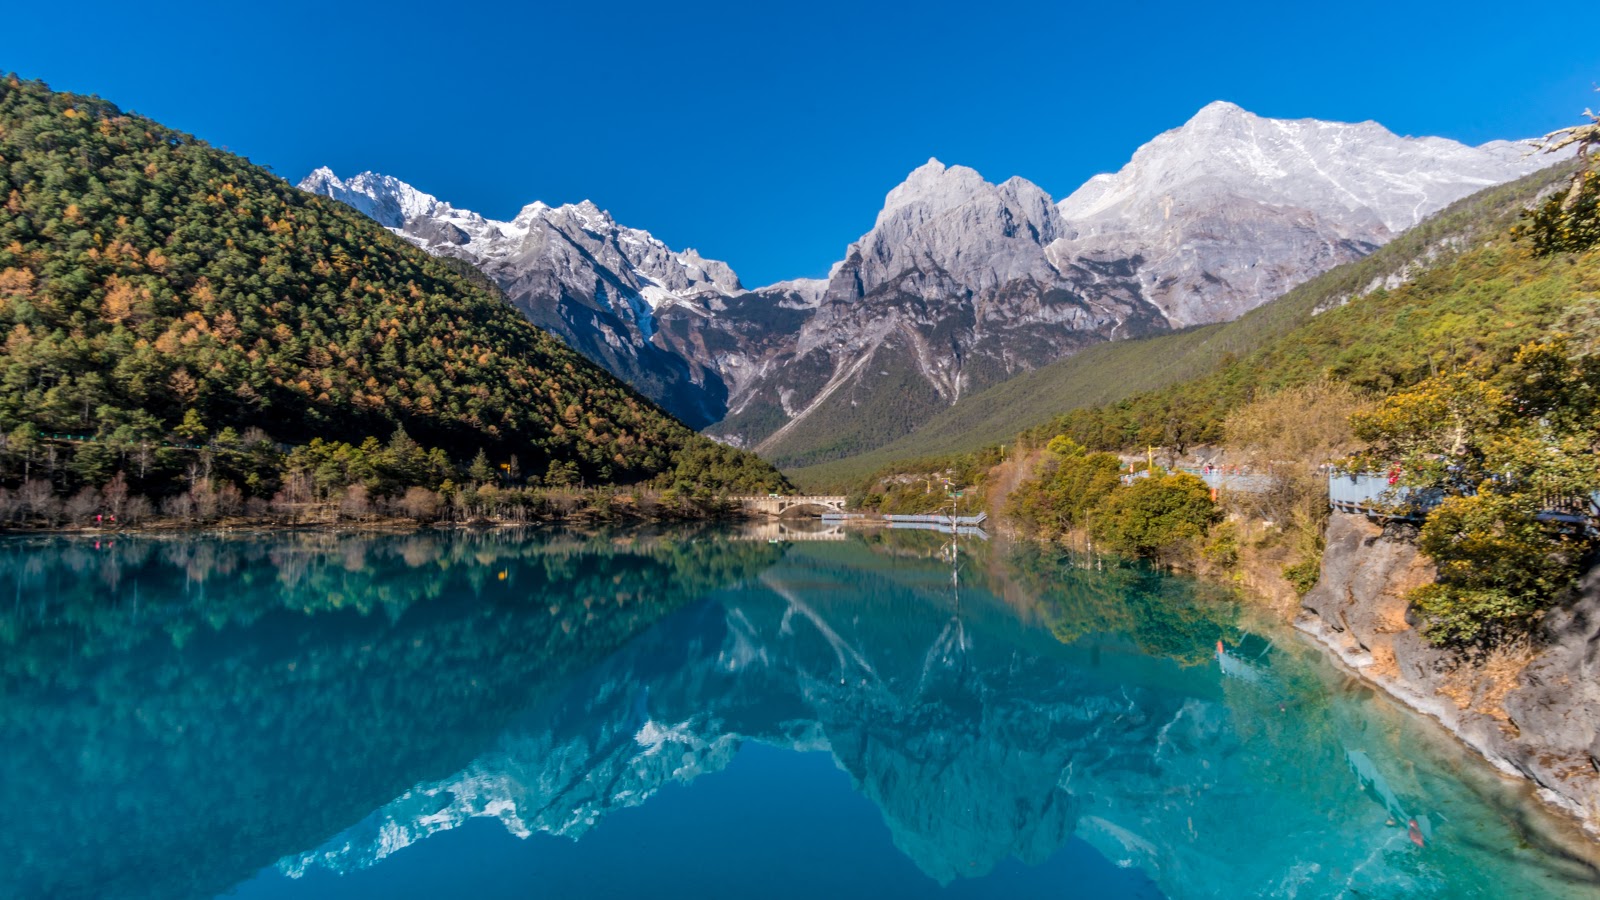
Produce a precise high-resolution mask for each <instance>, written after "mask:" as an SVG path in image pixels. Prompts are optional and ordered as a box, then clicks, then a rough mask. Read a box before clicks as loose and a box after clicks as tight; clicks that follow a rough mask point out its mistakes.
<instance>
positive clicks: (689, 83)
mask: <svg viewBox="0 0 1600 900" xmlns="http://www.w3.org/2000/svg"><path fill="white" fill-rule="evenodd" d="M4 21H5V25H6V27H5V30H4V31H3V32H0V71H4V70H14V71H16V72H18V73H20V74H22V75H24V76H26V77H32V78H42V79H44V80H45V81H48V82H49V83H50V84H51V85H53V86H55V87H57V88H59V89H63V90H73V91H82V92H87V93H97V94H100V95H101V96H103V97H106V98H108V99H111V100H113V101H115V102H117V103H119V104H120V105H122V106H123V107H124V108H127V109H132V110H134V111H137V112H140V113H144V114H145V115H149V116H152V117H154V118H157V119H159V120H161V121H163V122H165V123H167V124H169V125H172V126H174V127H177V128H181V129H184V130H186V131H191V132H194V133H196V134H198V135H199V136H200V137H202V138H205V139H206V140H208V141H210V142H212V143H213V144H216V145H219V146H226V147H228V148H230V149H232V150H234V151H235V152H238V153H242V154H244V155H246V156H248V157H250V158H251V159H252V160H254V161H256V162H258V163H263V164H266V165H269V166H271V167H272V168H273V169H274V170H275V171H277V172H278V173H279V174H281V175H283V176H284V177H287V178H289V179H291V180H299V178H301V177H302V176H303V175H305V174H306V172H308V171H310V170H311V169H312V168H314V167H316V166H318V165H323V164H326V165H330V166H332V167H333V168H334V170H335V171H337V172H339V173H340V174H341V175H350V174H353V173H355V172H358V171H360V170H362V169H373V170H377V171H381V172H385V173H388V174H391V175H395V176H397V177H400V178H403V179H405V180H406V181H409V182H411V183H413V184H415V185H416V186H417V187H419V188H421V189H423V190H426V191H428V192H430V193H433V194H436V195H438V196H440V197H442V198H444V199H446V200H449V201H450V202H452V203H454V204H456V205H457V206H462V207H467V208H470V209H476V210H478V211H479V212H482V213H484V214H486V215H489V216H493V217H509V216H511V215H512V214H514V213H515V211H516V210H517V209H519V208H520V207H521V206H522V205H523V204H525V203H527V202H531V201H533V200H543V201H545V202H547V203H563V202H572V201H577V200H581V199H584V198H590V199H593V200H594V201H595V202H596V203H598V204H600V205H601V206H602V207H605V208H607V209H609V210H611V212H612V213H613V214H614V215H615V216H616V217H617V218H618V220H619V221H622V222H624V223H625V224H628V225H632V226H635V227H639V228H645V229H648V230H650V231H652V232H654V233H655V234H656V235H657V236H658V237H660V238H662V239H663V240H665V241H666V242H667V243H669V244H670V245H672V246H674V247H678V248H682V247H685V246H693V247H696V248H697V249H699V250H700V251H701V252H702V253H704V254H705V255H707V256H710V257H713V258H719V259H725V260H727V261H728V262H730V263H731V264H732V265H733V267H734V268H735V269H736V270H737V271H738V272H739V274H740V276H741V278H742V279H743V280H744V282H745V283H746V284H747V285H751V286H755V285H759V284H764V283H767V282H770V281H774V280H777V279H780V278H788V277H797V276H805V275H820V274H823V273H825V272H826V270H827V268H828V265H829V264H830V263H831V262H832V261H833V260H835V259H836V258H838V257H839V256H841V255H842V253H843V250H844V248H845V245H846V244H847V243H849V242H850V241H851V240H853V239H855V238H856V237H857V236H859V235H860V234H861V233H862V232H863V231H865V230H866V229H867V228H869V227H870V226H871V224H872V220H873V217H874V215H875V214H876V212H877V209H878V206H879V205H880V203H881V201H882V199H883V195H884V194H885V193H886V192H887V191H888V190H889V189H890V188H892V187H893V186H894V185H895V184H897V183H898V182H899V181H900V180H901V179H902V178H903V177H904V175H905V174H906V173H907V172H908V171H910V170H911V169H912V168H915V167H916V166H917V165H920V164H921V163H922V162H924V161H925V160H927V159H928V157H930V156H937V157H939V158H940V159H942V160H944V161H945V162H946V163H952V164H954V163H960V164H963V165H969V166H972V167H974V168H976V169H977V170H978V171H980V172H982V173H983V174H984V175H985V176H986V177H988V178H989V179H990V180H992V181H999V180H1002V179H1004V178H1007V177H1009V176H1011V175H1021V176H1023V177H1025V178H1028V179H1030V180H1032V181H1034V182H1036V183H1038V184H1039V185H1040V186H1042V187H1043V188H1045V190H1047V191H1049V192H1050V193H1051V194H1052V195H1054V196H1055V197H1057V198H1058V199H1059V198H1060V197H1063V196H1065V195H1066V194H1068V193H1070V192H1071V191H1072V190H1073V189H1074V188H1075V187H1077V186H1078V185H1079V184H1081V183H1082V182H1083V181H1084V180H1085V179H1086V178H1088V177H1089V176H1090V175H1093V174H1095V173H1096V172H1101V171H1110V170H1114V169H1116V168H1118V167H1119V166H1121V165H1122V164H1123V163H1124V162H1126V160H1127V158H1128V156H1129V155H1130V154H1131V153H1132V152H1133V150H1134V149H1136V148H1137V147H1138V146H1139V145H1140V144H1142V143H1144V142H1145V141H1147V140H1149V139H1150V138H1151V137H1153V136H1154V135H1156V134H1157V133H1159V132H1160V131H1163V130H1165V129H1167V128H1172V127H1175V126H1177V125H1180V124H1182V123H1183V122H1184V121H1185V120H1186V119H1187V118H1188V117H1189V116H1190V115H1192V114H1193V113H1194V112H1195V111H1196V110H1197V109H1199V108H1200V107H1201V106H1203V105H1205V104H1206V103H1208V102H1210V101H1211V100H1216V99H1225V100H1231V101H1233V102H1235V103H1238V104H1239V105H1241V106H1243V107H1245V108H1246V109H1249V110H1251V111H1253V112H1256V113H1259V114H1262V115H1269V116H1282V117H1302V116H1307V117H1316V118H1324V119H1336V120H1346V121H1361V120H1366V119H1375V120H1377V121H1379V122H1382V123H1383V124H1384V125H1386V126H1388V127H1389V128H1390V129H1391V130H1393V131H1396V132H1398V133H1400V134H1416V135H1421V134H1437V135H1443V136H1445V137H1451V138H1455V139H1457V140H1462V141H1466V142H1468V143H1481V142H1483V141H1486V140H1491V139H1494V138H1503V137H1519V136H1527V135H1532V134H1541V133H1544V132H1546V131H1549V130H1551V129H1553V128H1556V127H1559V126H1562V125H1566V124H1571V123H1573V122H1575V121H1576V116H1577V114H1578V113H1579V112H1580V111H1581V110H1582V109H1583V107H1585V106H1593V105H1596V104H1600V95H1595V94H1594V93H1592V86H1593V84H1594V83H1595V82H1596V81H1600V44H1596V43H1595V42H1594V41H1592V40H1589V39H1588V38H1587V37H1584V38H1578V39H1575V40H1574V39H1571V36H1574V35H1589V36H1592V35H1593V34H1594V33H1595V32H1596V26H1600V3H1594V2H1568V0H1556V2H1547V3H1540V4H1534V5H1531V6H1530V5H1528V4H1520V3H1504V2H1493V3H1489V2H1476V0H1461V2H1456V3H1451V4H1443V3H1440V4H1417V3H1396V2H1388V3H1381V4H1376V3H1359V2H1357V3H1342V4H1302V3H1284V2H1282V0H1277V2H1273V3H1262V4H1229V5H1223V4H1218V3H1204V2H1189V3H1164V2H1123V3H1114V4H1113V3H1100V4H1095V5H1078V4H1069V3H1059V2H1058V3H1017V2H1009V0H989V2H982V3H972V2H966V3H949V2H942V0H927V2H922V3H917V4H872V3H870V2H867V3H863V2H848V3H846V2H834V0H811V2H803V3H792V2H786V0H747V2H737V3H686V2H680V3H662V2H657V3H636V2H632V0H615V2H609V3H608V2H594V0H590V2H578V3H565V2H563V3H526V4H519V5H512V4H505V5H497V4H490V3H482V2H479V3H445V2H430V3H413V2H408V0H396V2H389V3H383V4H348V3H347V4H339V3H332V2H323V3H304V2H288V3H278V4H271V5H267V4H250V3H243V2H241V3H216V2H210V3H203V4H200V3H196V4H184V3H156V4H134V3H126V2H117V3H99V2H87V3H74V4H69V5H66V6H62V5H56V4H46V3H41V2H19V3H17V4H13V5H12V8H10V9H8V10H7V11H6V13H5V15H4Z"/></svg>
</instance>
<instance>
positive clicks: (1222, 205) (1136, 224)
mask: <svg viewBox="0 0 1600 900" xmlns="http://www.w3.org/2000/svg"><path fill="white" fill-rule="evenodd" d="M1530 151H1531V148H1530V147H1529V145H1527V144H1526V143H1514V142H1511V141H1494V142H1491V143H1488V144H1484V145H1483V146H1481V147H1468V146H1466V145H1464V144H1459V143H1457V142H1455V141H1450V140H1446V139H1444V138H1436V137H1424V138H1408V137H1400V136H1397V135H1395V134H1393V133H1391V132H1390V131H1389V130H1388V129H1386V128H1384V127H1383V126H1382V125H1379V124H1378V123H1376V122H1362V123H1360V124H1345V123H1340V122H1322V121H1318V120H1315V119H1296V120H1288V119H1267V118H1262V117H1260V116H1256V115H1253V114H1251V113H1249V112H1246V111H1245V110H1243V109H1240V108H1239V107H1238V106H1235V105H1234V104H1232V103H1225V102H1221V101H1218V102H1216V103H1212V104H1210V105H1209V106H1207V107H1205V108H1204V109H1202V110H1200V112H1199V113H1198V114H1196V115H1195V116H1194V118H1192V119H1190V120H1189V121H1188V122H1187V123H1185V124H1184V125H1183V126H1182V127H1180V128H1176V129H1173V130H1172V131H1168V132H1166V133H1164V134H1162V135H1159V136H1157V137H1156V138H1155V139H1154V140H1152V141H1151V142H1150V143H1148V144H1146V145H1144V146H1143V147H1141V148H1139V150H1138V151H1137V152H1135V153H1134V155H1133V159H1132V161H1130V162H1129V163H1128V164H1127V165H1126V166H1124V167H1123V168H1122V169H1121V170H1120V171H1118V172H1117V173H1115V174H1111V175H1097V176H1095V177H1094V178H1091V179H1090V180H1089V181H1088V183H1086V184H1084V185H1083V186H1082V187H1080V188H1078V190H1076V191H1074V192H1073V193H1072V194H1071V195H1070V196H1068V197H1067V198H1066V199H1065V200H1062V201H1061V203H1060V204H1059V205H1058V207H1057V208H1058V209H1059V210H1060V212H1061V215H1062V218H1064V219H1066V220H1067V221H1068V222H1071V223H1072V225H1071V232H1072V233H1071V235H1070V236H1069V238H1068V239H1066V240H1062V241H1060V242H1058V243H1057V244H1056V245H1055V246H1053V247H1051V248H1050V249H1051V257H1052V259H1055V260H1059V261H1066V260H1071V259H1074V258H1079V257H1095V256H1101V255H1106V254H1110V255H1121V256H1127V255H1129V253H1128V251H1129V250H1130V249H1133V250H1136V251H1137V252H1138V253H1139V255H1140V256H1142V257H1143V260H1144V261H1143V264H1142V265H1141V266H1140V267H1139V269H1138V279H1139V283H1140V287H1141V290H1142V291H1143V293H1144V295H1145V296H1146V297H1147V298H1148V299H1149V300H1150V301H1151V302H1152V303H1154V304H1155V305H1156V306H1157V307H1159V308H1160V309H1161V311H1162V313H1163V314H1164V315H1165V316H1166V318H1167V320H1168V321H1169V322H1171V323H1172V324H1173V325H1177V326H1183V325H1193V324H1199V323H1204V322H1220V321H1226V320H1229V319H1234V318H1237V317H1238V316H1239V315H1240V314H1242V313H1244V312H1247V311H1249V310H1250V309H1252V308H1254V307H1255V306H1257V305H1259V304H1260V303H1262V302H1264V301H1265V300H1268V299H1271V298H1273V297H1276V296H1278V295H1280V294H1282V293H1284V292H1285V291H1287V290H1288V289H1290V288H1292V287H1294V286H1295V285H1297V284H1299V283H1301V282H1303V281H1306V280H1307V279H1309V278H1311V277H1313V276H1315V275H1317V274H1319V273H1321V272H1323V271H1326V270H1327V269H1329V268H1332V267H1333V266H1335V265H1338V264H1339V263H1342V262H1348V261H1350V260H1353V259H1358V258H1360V257H1362V256H1365V255H1366V254H1367V253H1370V252H1371V251H1372V250H1373V249H1376V248H1377V247H1378V246H1380V245H1382V244H1384V243H1386V242H1388V241H1389V240H1390V239H1391V238H1393V237H1394V236H1395V235H1396V234H1399V233H1400V232H1402V231H1404V230H1406V229H1407V228H1410V227H1411V226H1413V225H1416V224H1417V223H1418V222H1421V221H1422V220H1423V219H1424V218H1426V217H1428V216H1429V215H1432V214H1433V213H1435V212H1438V211H1439V210H1441V209H1443V208H1444V207H1446V206H1448V205H1449V204H1451V203H1453V202H1455V201H1456V200H1459V199H1461V198H1462V197H1464V196H1466V195H1468V194H1471V193H1473V192H1475V191H1478V190H1481V189H1483V188H1486V187H1489V186H1491V185H1496V184H1501V183H1503V182H1506V181H1510V180H1511V179H1513V178H1517V177H1520V176H1522V175H1526V174H1528V173H1530V172H1533V171H1535V170H1537V169H1540V168H1543V167H1545V166H1547V165H1550V163H1551V162H1552V161H1553V160H1551V159H1550V158H1549V157H1547V156H1537V155H1533V154H1531V152H1530Z"/></svg>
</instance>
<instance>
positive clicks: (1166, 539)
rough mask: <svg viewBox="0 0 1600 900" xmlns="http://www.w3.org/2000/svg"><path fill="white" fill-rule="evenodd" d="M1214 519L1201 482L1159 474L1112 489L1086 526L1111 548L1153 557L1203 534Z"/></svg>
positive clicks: (1215, 512)
mask: <svg viewBox="0 0 1600 900" xmlns="http://www.w3.org/2000/svg"><path fill="white" fill-rule="evenodd" d="M1219 518H1221V511H1220V510H1218V509H1217V505H1216V504H1215V503H1212V502H1211V489H1210V488H1208V487H1206V483H1205V482H1203V481H1201V480H1200V479H1198V478H1196V477H1194V476H1193V475H1185V474H1177V475H1161V476H1155V477H1151V478H1142V479H1139V480H1138V481H1136V482H1134V484H1133V485H1132V486H1130V487H1128V488H1126V489H1124V490H1119V491H1114V492H1112V493H1111V494H1110V495H1109V496H1108V497H1107V500H1106V503H1105V512H1103V513H1102V514H1100V515H1098V516H1095V517H1094V518H1093V520H1092V521H1091V523H1090V529H1091V531H1092V532H1093V534H1094V537H1095V539H1096V540H1098V541H1101V542H1102V543H1104V544H1105V545H1106V546H1107V547H1109V548H1110V549H1112V550H1115V551H1118V552H1120V553H1127V554H1131V555H1134V556H1144V557H1154V556H1157V555H1158V554H1160V553H1162V552H1164V551H1169V550H1172V549H1175V548H1176V547H1177V546H1178V545H1180V544H1182V543H1185V542H1189V541H1194V540H1198V539H1199V538H1201V537H1204V536H1205V533H1206V530H1207V529H1208V528H1210V527H1211V525H1212V524H1213V523H1215V522H1216V521H1217V520H1218V519H1219Z"/></svg>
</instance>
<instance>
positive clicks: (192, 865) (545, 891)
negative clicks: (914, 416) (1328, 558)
mask: <svg viewBox="0 0 1600 900" xmlns="http://www.w3.org/2000/svg"><path fill="white" fill-rule="evenodd" d="M766 537H767V535H766V533H765V532H759V531H751V532H750V533H748V534H741V533H739V532H738V531H728V530H719V529H710V528H702V529H685V530H628V531H611V532H599V533H589V534H580V533H577V532H572V531H556V530H527V531H497V532H489V533H467V532H439V533H431V532H430V533H419V534H409V535H382V536H353V535H335V534H326V533H292V534H275V535H247V536H181V537H121V538H116V539H115V540H106V539H99V540H96V539H86V538H38V539H33V538H12V539H7V540H5V541H0V748H3V750H0V752H3V754H4V756H3V759H4V761H5V765H4V766H3V767H0V809H4V810H5V812H6V822H5V825H4V826H3V827H0V897H6V898H80V897H81V898H123V897H127V898H208V897H236V898H250V900H268V898H273V900H279V898H281V900H291V898H329V897H362V898H366V897H418V898H423V897H426V898H440V897H495V898H499V897H507V898H509V897H629V898H636V897H640V896H642V895H648V896H651V897H654V898H678V897H684V898H688V897H773V898H791V897H792V898H814V897H828V898H834V897H939V898H968V897H1006V898H1022V897H1136V898H1160V897H1171V898H1179V897H1300V898H1305V897H1441V898H1443V897H1452V898H1454V897H1486V898H1487V897H1493V898H1505V897H1513V898H1515V897H1569V896H1570V897H1592V896H1597V895H1600V873H1597V869H1596V867H1595V859H1596V856H1597V854H1596V853H1595V851H1594V848H1593V846H1592V845H1589V844H1587V843H1585V842H1583V841H1581V840H1578V839H1576V838H1575V836H1574V835H1573V834H1572V832H1571V829H1570V828H1568V827H1567V826H1566V825H1565V824H1564V823H1562V822H1559V821H1557V820H1555V819H1553V818H1551V817H1548V816H1546V815H1545V814H1544V813H1543V812H1542V810H1541V809H1539V808H1538V806H1537V804H1535V803H1534V802H1533V801H1532V799H1531V797H1530V795H1529V793H1528V791H1527V789H1526V787H1525V786H1523V785H1520V784H1518V783H1515V782H1512V781H1509V780H1507V779H1505V778H1503V777H1501V776H1500V775H1498V774H1496V773H1495V772H1493V771H1492V770H1490V769H1489V768H1488V767H1487V765H1486V764H1484V763H1482V762H1481V761H1480V760H1478V759H1476V758H1475V757H1473V756H1472V755H1471V754H1470V753H1469V752H1468V751H1466V750H1465V749H1464V748H1462V747H1460V746H1459V745H1458V744H1456V743H1455V742H1454V741H1453V740H1452V739H1450V738H1449V737H1448V736H1447V735H1445V734H1443V733H1442V732H1441V731H1440V730H1439V729H1438V728H1437V727H1436V726H1434V725H1433V724H1432V723H1430V722H1426V721H1423V720H1420V719H1418V718H1417V717H1415V716H1414V715H1412V714H1410V713H1408V712H1406V711H1404V710H1400V709H1398V708H1396V707H1395V706H1394V705H1393V704H1392V703H1390V702H1388V701H1387V700H1385V699H1384V698H1381V697H1378V696H1376V695H1374V693H1373V692H1372V691H1371V690H1369V689H1367V688H1365V687H1362V686H1361V685H1359V684H1358V683H1356V682H1354V681H1352V680H1351V679H1349V678H1347V677H1346V676H1344V675H1343V674H1341V673H1340V672H1338V671H1336V670H1335V669H1334V668H1333V667H1332V666H1331V665H1330V664H1329V663H1328V662H1327V661H1326V660H1325V659H1324V658H1323V656H1322V655H1321V654H1320V653H1318V652H1317V651H1316V650H1315V649H1314V648H1313V647H1311V646H1310V645H1309V644H1307V643H1306V642H1305V640H1304V639H1302V638H1301V637H1299V636H1298V635H1296V634H1295V633H1293V632H1292V631H1290V630H1288V629H1287V628H1285V627H1283V626H1281V625H1277V624H1274V623H1272V622H1270V621H1268V620H1266V619H1265V618H1264V617H1262V616H1260V615H1257V614H1255V613H1254V612H1253V611H1252V610H1250V609H1249V608H1248V607H1244V606H1240V605H1239V604H1237V603H1235V602H1233V601H1231V600H1230V598H1228V597H1227V596H1226V595H1225V594H1223V593H1222V592H1221V591H1220V590H1219V589H1217V588H1214V587H1210V586H1206V585H1202V584H1199V583H1197V582H1194V581H1192V580H1188V579H1184V578H1180V577H1175V576H1171V575H1167V574H1163V573H1159V572H1156V571H1153V570H1150V569H1147V568H1143V567H1138V566H1129V565H1117V564H1110V563H1106V562H1103V561H1096V560H1091V559H1086V558H1083V557H1077V556H1072V555H1069V554H1065V553H1063V552H1062V551H1060V550H1059V549H1055V548H1047V547H1041V546H1036V545H1026V544H1024V545H1003V544H999V543H992V544H991V543H984V542H980V541H976V540H965V541H962V542H961V543H960V544H959V548H958V550H956V551H954V552H953V551H952V548H951V546H950V545H949V544H948V543H947V540H948V539H945V538H941V537H940V536H938V535H935V534H928V533H867V534H860V535H849V536H846V537H844V539H842V540H818V541H769V540H767V539H766Z"/></svg>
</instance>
